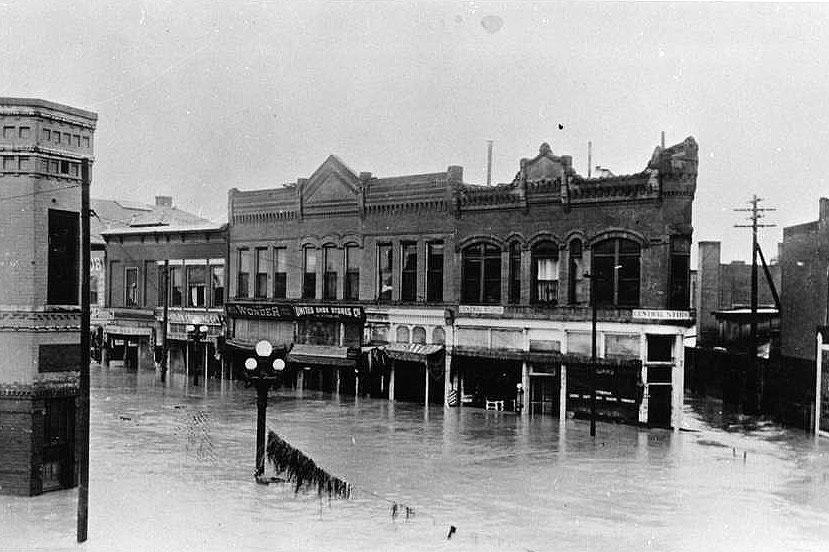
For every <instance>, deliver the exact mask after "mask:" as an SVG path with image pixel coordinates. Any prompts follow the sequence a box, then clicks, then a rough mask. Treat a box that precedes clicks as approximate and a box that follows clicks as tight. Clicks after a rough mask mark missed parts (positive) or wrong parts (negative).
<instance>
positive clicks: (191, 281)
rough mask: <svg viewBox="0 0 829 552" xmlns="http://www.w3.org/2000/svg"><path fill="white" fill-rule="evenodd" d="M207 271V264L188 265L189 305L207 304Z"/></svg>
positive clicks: (200, 305)
mask: <svg viewBox="0 0 829 552" xmlns="http://www.w3.org/2000/svg"><path fill="white" fill-rule="evenodd" d="M206 271H207V267H206V266H205V265H194V266H188V267H187V306H188V307H204V306H206V303H205V301H206V299H207V297H206V293H205V291H206V288H207V281H206V276H207V274H206Z"/></svg>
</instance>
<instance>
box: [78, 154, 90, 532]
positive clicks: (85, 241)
mask: <svg viewBox="0 0 829 552" xmlns="http://www.w3.org/2000/svg"><path fill="white" fill-rule="evenodd" d="M89 183H90V181H89V159H83V160H82V161H81V358H80V367H79V368H80V382H79V387H80V389H79V390H78V417H77V419H78V429H77V431H76V433H75V434H76V436H77V439H78V442H77V446H76V449H77V451H78V528H77V529H78V530H77V537H78V542H79V543H80V542H86V539H87V536H88V529H89V263H90V256H91V253H90V236H89Z"/></svg>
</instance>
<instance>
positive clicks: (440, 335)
mask: <svg viewBox="0 0 829 552" xmlns="http://www.w3.org/2000/svg"><path fill="white" fill-rule="evenodd" d="M445 342H446V332H444V331H443V328H441V327H440V326H436V327H435V329H434V330H432V343H434V344H435V345H443V344H444V343H445Z"/></svg>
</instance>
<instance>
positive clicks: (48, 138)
mask: <svg viewBox="0 0 829 552" xmlns="http://www.w3.org/2000/svg"><path fill="white" fill-rule="evenodd" d="M43 139H44V140H46V141H47V142H51V141H52V131H51V130H49V129H48V128H44V129H43Z"/></svg>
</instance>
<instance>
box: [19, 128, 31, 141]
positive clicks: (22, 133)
mask: <svg viewBox="0 0 829 552" xmlns="http://www.w3.org/2000/svg"><path fill="white" fill-rule="evenodd" d="M31 135H32V127H27V126H22V127H20V129H19V132H18V136H20V137H21V138H28V137H29V136H31Z"/></svg>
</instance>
